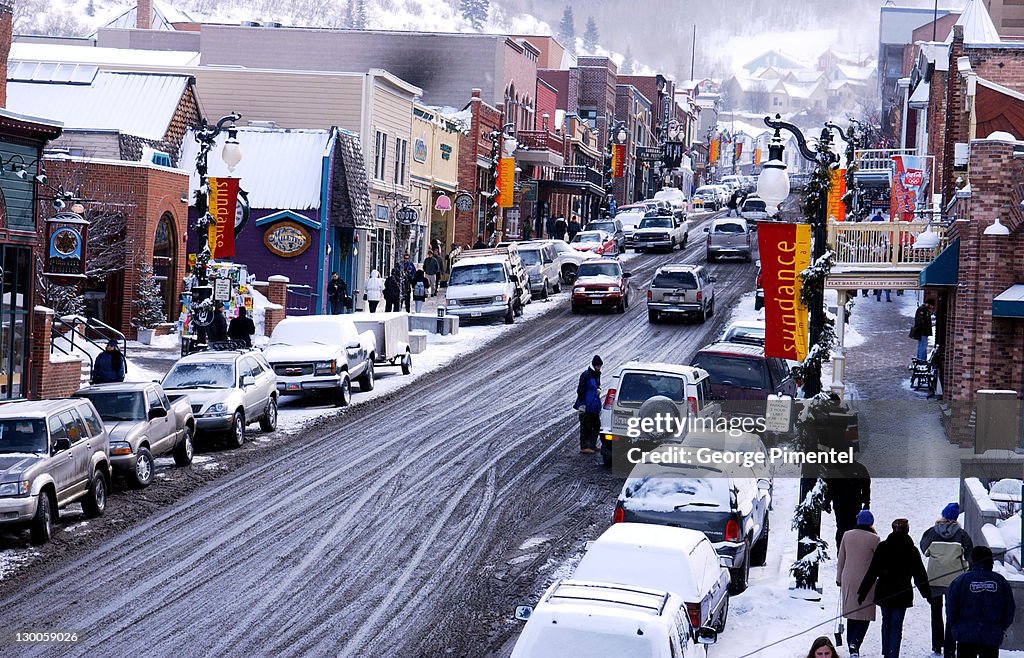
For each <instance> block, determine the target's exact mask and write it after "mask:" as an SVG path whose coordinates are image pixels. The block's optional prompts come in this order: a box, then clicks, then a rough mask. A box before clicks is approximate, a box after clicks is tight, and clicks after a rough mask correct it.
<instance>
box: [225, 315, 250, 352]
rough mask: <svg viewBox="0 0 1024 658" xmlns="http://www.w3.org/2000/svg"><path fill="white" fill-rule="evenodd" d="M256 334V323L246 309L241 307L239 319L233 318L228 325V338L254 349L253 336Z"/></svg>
mask: <svg viewBox="0 0 1024 658" xmlns="http://www.w3.org/2000/svg"><path fill="white" fill-rule="evenodd" d="M255 333H256V323H254V322H253V321H252V318H250V317H249V314H248V313H247V312H246V310H245V307H244V306H242V307H239V309H238V317H235V318H232V319H231V322H230V323H229V324H228V338H230V339H231V340H238V341H241V342H243V343H245V345H246V347H252V335H253V334H255Z"/></svg>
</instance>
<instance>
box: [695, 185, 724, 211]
mask: <svg viewBox="0 0 1024 658" xmlns="http://www.w3.org/2000/svg"><path fill="white" fill-rule="evenodd" d="M693 205H694V208H696V207H698V206H700V208H701V209H703V210H714V211H718V210H719V209H720V208H721V207H722V198H721V194H720V193H719V191H718V187H717V186H716V185H701V186H700V187H698V188H697V190H696V191H695V192H694V193H693Z"/></svg>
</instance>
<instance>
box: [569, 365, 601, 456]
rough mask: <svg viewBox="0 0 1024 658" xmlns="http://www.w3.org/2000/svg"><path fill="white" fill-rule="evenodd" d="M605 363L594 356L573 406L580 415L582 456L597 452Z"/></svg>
mask: <svg viewBox="0 0 1024 658" xmlns="http://www.w3.org/2000/svg"><path fill="white" fill-rule="evenodd" d="M602 365H604V361H602V360H601V357H600V356H597V355H596V354H595V355H594V358H593V359H591V361H590V367H589V368H587V369H586V370H585V371H584V372H583V374H582V375H580V382H579V385H578V386H577V387H576V402H575V403H574V404H573V405H572V407H573V409H575V410H576V411H577V412H579V414H580V454H583V455H592V454H594V452H596V450H597V435H598V433H599V432H600V429H601V366H602Z"/></svg>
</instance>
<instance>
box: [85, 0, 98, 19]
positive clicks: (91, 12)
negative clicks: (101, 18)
mask: <svg viewBox="0 0 1024 658" xmlns="http://www.w3.org/2000/svg"><path fill="white" fill-rule="evenodd" d="M85 13H86V15H88V16H95V15H96V6H95V5H94V4H93V0H89V4H87V5H86V6H85Z"/></svg>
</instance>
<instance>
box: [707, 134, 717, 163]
mask: <svg viewBox="0 0 1024 658" xmlns="http://www.w3.org/2000/svg"><path fill="white" fill-rule="evenodd" d="M718 142H719V139H718V138H715V139H713V140H711V153H710V155H708V162H709V163H711V165H712V166H714V165H715V163H717V162H718V147H719V143H718Z"/></svg>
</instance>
